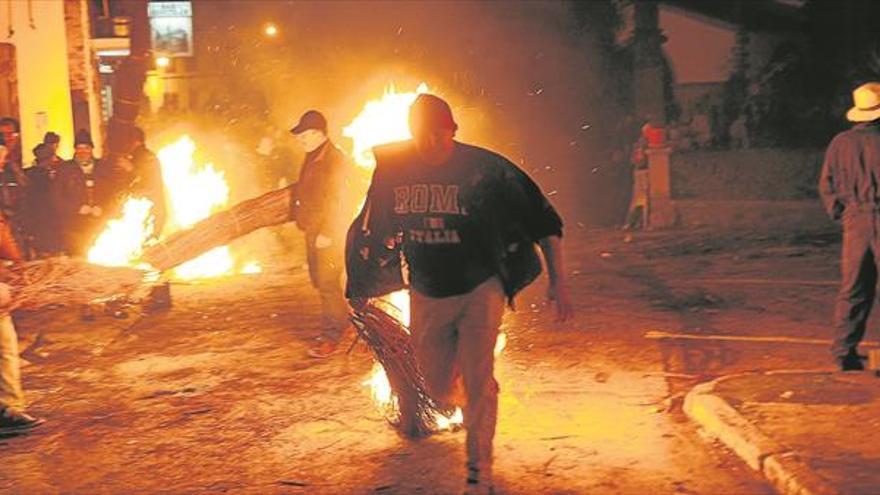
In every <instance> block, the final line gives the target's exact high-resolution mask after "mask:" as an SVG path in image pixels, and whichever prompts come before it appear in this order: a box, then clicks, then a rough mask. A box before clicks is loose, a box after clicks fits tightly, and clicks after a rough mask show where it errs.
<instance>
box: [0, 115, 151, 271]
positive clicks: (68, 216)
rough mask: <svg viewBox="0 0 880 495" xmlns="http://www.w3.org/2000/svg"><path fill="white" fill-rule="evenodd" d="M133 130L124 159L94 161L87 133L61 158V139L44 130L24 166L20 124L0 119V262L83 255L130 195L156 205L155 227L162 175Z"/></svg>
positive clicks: (139, 134) (79, 134) (80, 134)
mask: <svg viewBox="0 0 880 495" xmlns="http://www.w3.org/2000/svg"><path fill="white" fill-rule="evenodd" d="M144 140H145V138H144V133H143V131H142V130H141V129H138V128H135V129H134V131H133V136H132V140H131V141H132V146H131V149H130V152H129V154H128V155H126V156H122V157H119V158H117V159H115V160H113V161H112V163H111V162H110V161H109V160H104V159H101V158H99V157H96V156H95V144H94V142H93V140H92V136H91V135H90V134H89V132H88V131H86V130H80V131H78V132H77V133H76V136H75V140H74V153H73V156H71V157H70V158H65V157H61V156H59V154H58V147H59V144H60V143H61V137H60V136H59V135H58V134H57V133H55V132H47V133H46V134H45V136H44V138H43V141H42V142H41V143H39V144H38V145H37V146H35V147H34V148H33V150H32V152H33V155H34V161H33V163H31V164H24V163H22V150H21V141H20V140H19V131H18V123H17V122H16V121H15V120H14V119H11V118H4V119H2V120H0V258H3V259H12V260H22V259H37V258H42V257H47V256H56V255H60V254H69V255H73V256H83V255H85V254H87V251H88V248H89V247H90V246H91V244H92V242H93V241H94V238H95V237H96V236H97V235H98V234H99V233H100V230H101V229H102V228H103V226H104V224H105V223H106V220H107V218H108V217H109V216H110V214H111V213H112V212H113V211H114V209H115V208H116V207H117V206H118V205H119V203H120V201H121V199H122V198H124V197H125V196H126V195H128V194H140V195H145V196H147V197H149V198H150V199H152V200H153V203H154V210H155V212H154V213H155V214H156V215H157V229H156V231H157V232H158V231H159V229H158V227H159V226H160V225H161V219H162V217H163V205H164V201H163V199H162V198H163V191H162V180H161V170H160V168H159V164H158V160H157V159H156V156H155V155H154V154H153V153H152V152H151V151H149V150H148V149H147V148H146V147H145V145H144Z"/></svg>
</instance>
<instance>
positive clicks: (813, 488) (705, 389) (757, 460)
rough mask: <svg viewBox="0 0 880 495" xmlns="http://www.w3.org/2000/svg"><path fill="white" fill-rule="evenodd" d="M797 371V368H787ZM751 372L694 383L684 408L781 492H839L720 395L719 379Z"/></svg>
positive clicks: (833, 494)
mask: <svg viewBox="0 0 880 495" xmlns="http://www.w3.org/2000/svg"><path fill="white" fill-rule="evenodd" d="M786 373H796V372H788V371H787V372H786ZM749 375H754V373H747V374H739V375H730V376H725V377H721V378H719V379H717V380H715V381H711V382H707V383H702V384H700V385H697V386H696V387H694V388H693V389H692V390H691V391H690V392H688V394H687V396H686V397H685V400H684V412H685V414H686V415H687V416H688V417H689V418H691V420H693V421H695V422H696V423H697V424H699V425H700V427H701V428H702V429H703V431H704V432H706V433H707V434H709V435H710V436H711V437H714V438H717V439H718V440H720V441H721V442H722V443H724V444H725V445H726V446H727V447H729V448H730V449H731V450H733V451H734V452H736V454H737V455H738V456H739V457H740V458H742V460H743V461H745V463H746V464H748V465H749V466H750V467H751V468H752V469H754V470H756V471H760V472H761V474H763V475H764V477H765V478H766V479H767V481H769V482H770V484H771V485H773V487H774V488H775V489H776V491H778V492H779V493H780V494H782V495H839V493H840V492H838V491H837V489H836V488H834V487H833V486H831V485H829V484H828V482H827V481H825V480H824V479H822V478H821V477H820V476H819V475H818V474H816V472H815V471H813V469H812V468H811V467H810V466H809V465H808V464H807V463H806V462H804V461H803V460H802V459H801V458H800V457H799V456H798V455H797V454H796V453H795V452H791V451H790V450H788V449H787V448H785V447H784V446H782V445H781V444H779V443H778V442H776V441H775V440H773V439H772V438H770V437H768V436H767V435H765V434H764V433H763V432H761V430H760V429H758V428H757V427H756V426H755V425H754V424H752V423H750V422H749V421H748V420H746V419H745V418H744V417H743V416H742V415H741V414H740V413H739V412H737V411H736V409H734V408H733V406H731V405H730V404H729V403H728V402H727V401H726V400H724V399H723V398H722V397H720V396H719V395H715V387H716V385H717V384H718V383H720V382H723V381H727V380H731V379H735V378H738V377H743V376H749Z"/></svg>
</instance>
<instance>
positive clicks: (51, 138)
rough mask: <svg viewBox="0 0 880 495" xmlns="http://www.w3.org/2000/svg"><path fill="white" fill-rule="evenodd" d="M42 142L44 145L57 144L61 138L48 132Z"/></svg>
mask: <svg viewBox="0 0 880 495" xmlns="http://www.w3.org/2000/svg"><path fill="white" fill-rule="evenodd" d="M43 142H44V143H46V144H58V143H60V142H61V136H59V135H58V134H55V133H54V132H52V131H49V132H47V133H46V134H45V135H44V136H43Z"/></svg>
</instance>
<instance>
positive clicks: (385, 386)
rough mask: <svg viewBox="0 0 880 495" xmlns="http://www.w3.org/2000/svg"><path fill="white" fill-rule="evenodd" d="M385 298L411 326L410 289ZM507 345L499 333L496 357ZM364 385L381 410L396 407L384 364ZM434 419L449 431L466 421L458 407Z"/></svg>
mask: <svg viewBox="0 0 880 495" xmlns="http://www.w3.org/2000/svg"><path fill="white" fill-rule="evenodd" d="M383 299H384V300H385V301H386V302H387V303H388V304H390V305H392V306H394V308H396V309H397V310H398V311H399V314H398V315H394V316H395V317H396V318H398V319H399V320H400V321H401V322H402V323H403V324H404V325H405V326H407V327H409V321H410V298H409V291H406V290H399V291H397V292H393V293H391V294H389V295H387V296H385V297H384V298H383ZM506 346H507V334H505V333H499V334H498V337H496V339H495V349H494V351H493V354H494V355H495V357H496V358H497V357H499V356H501V353H502V351H504V348H505V347H506ZM363 385H365V386H367V387H369V388H370V396H371V397H372V398H373V401H374V402H375V403H376V404H377V406H378V407H379V408H380V409H381V410H383V411H387V410H389V409H392V410H393V409H394V408H395V407H396V405H397V397H396V396H394V393H393V391H392V390H391V384H390V383H389V382H388V376H387V375H386V374H385V369H384V368H382V365H380V364H379V363H374V364H373V368H372V369H371V370H370V373H369V375H368V376H367V379H366V380H364V381H363ZM434 421H435V422H436V425H437V430H438V431H447V430H452V429H454V428H456V427H458V426H459V425H461V424H462V423H463V422H464V415H463V413H462V411H461V408H459V407H456V408H455V412H454V413H453V414H452V415H451V416H449V417H446V416H443V415H442V414H437V415H436V416H435V417H434Z"/></svg>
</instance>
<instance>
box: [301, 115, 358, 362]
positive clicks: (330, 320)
mask: <svg viewBox="0 0 880 495" xmlns="http://www.w3.org/2000/svg"><path fill="white" fill-rule="evenodd" d="M290 132H291V134H293V135H294V136H296V139H297V141H298V142H299V144H300V146H302V148H303V151H305V159H304V160H303V164H302V167H301V168H300V174H299V180H298V181H297V182H296V184H295V186H294V188H295V190H296V196H297V197H296V200H295V203H296V210H295V215H294V221H295V222H296V225H297V227H299V229H300V230H302V231H303V232H304V233H305V240H306V259H307V262H308V266H309V278H310V280H311V283H312V286H313V287H315V288H316V289H317V290H318V294H319V296H320V299H321V326H322V334H321V336H320V337H319V338H318V339H317V342H316V343H315V345H314V346H313V347H312V348H310V349H309V351H308V355H309V356H311V357H313V358H326V357H328V356H330V355H331V354H333V353H334V352H335V351H336V349H337V348H338V346H339V341H340V340H341V338H342V336H343V333H344V332H345V330H347V329H348V328H349V327H350V323H349V308H348V305H347V304H346V302H345V297H344V296H343V294H342V270H343V268H344V258H343V251H344V247H345V232H346V229H347V227H348V224H349V222H350V221H351V219H352V217H353V216H354V208H355V207H354V206H353V200H354V198H353V197H352V196H353V193H352V191H351V190H350V188H349V187H347V182H348V181H350V180H351V175H352V167H351V164H350V162H349V160H348V159H347V157H346V156H345V154H344V153H343V152H342V150H340V149H339V148H337V147H336V145H334V144H333V142H331V141H330V138H329V137H328V136H327V119H326V118H325V117H324V115H323V114H322V113H321V112H318V111H317V110H309V111H307V112H305V113H304V114H303V115H302V116H301V117H300V119H299V122H298V123H297V124H296V126H294V127H293V128H292V129H290Z"/></svg>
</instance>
